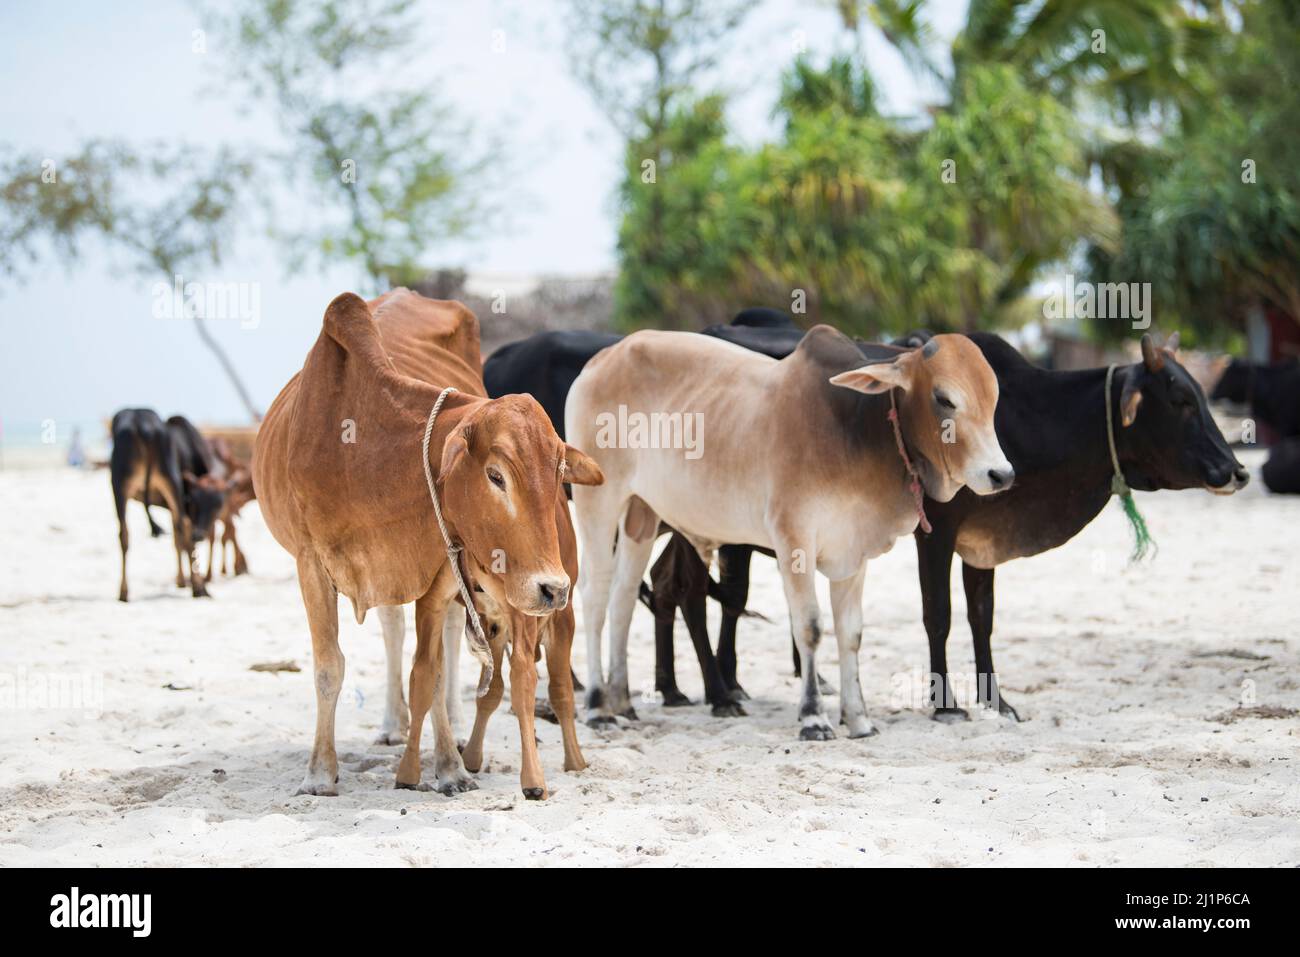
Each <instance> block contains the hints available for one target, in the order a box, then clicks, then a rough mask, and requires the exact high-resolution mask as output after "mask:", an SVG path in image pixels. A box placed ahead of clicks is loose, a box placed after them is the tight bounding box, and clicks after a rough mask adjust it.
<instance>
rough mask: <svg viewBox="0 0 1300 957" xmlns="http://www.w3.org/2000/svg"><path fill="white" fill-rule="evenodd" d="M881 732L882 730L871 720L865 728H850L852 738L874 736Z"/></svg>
mask: <svg viewBox="0 0 1300 957" xmlns="http://www.w3.org/2000/svg"><path fill="white" fill-rule="evenodd" d="M879 733H880V731H879V730H878V729H877V728H876V726H875V725H874V724H872V723H871V722H870V721H868V722H867V724H866V727H864V728H857V729H853V728H850V729H849V737H850V738H874V737H875V736H876V735H878V734H879Z"/></svg>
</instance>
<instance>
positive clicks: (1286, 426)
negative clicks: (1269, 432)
mask: <svg viewBox="0 0 1300 957" xmlns="http://www.w3.org/2000/svg"><path fill="white" fill-rule="evenodd" d="M1210 399H1211V401H1221V400H1222V401H1228V402H1235V403H1237V404H1238V405H1248V406H1249V407H1250V414H1251V416H1252V417H1254V418H1255V419H1257V420H1258V421H1260V422H1262V423H1264V424H1265V425H1268V426H1269V427H1270V428H1272V429H1273V430H1274V431H1276V432H1277V434H1278V437H1279V438H1284V439H1285V438H1289V437H1291V436H1300V362H1298V361H1297V360H1295V359H1286V360H1283V361H1281V362H1274V363H1266V362H1250V361H1248V360H1246V359H1233V360H1232V362H1231V363H1229V365H1228V368H1227V369H1225V370H1224V372H1223V375H1222V376H1220V377H1219V381H1218V382H1216V383H1215V384H1214V389H1213V391H1212V392H1211V393H1210Z"/></svg>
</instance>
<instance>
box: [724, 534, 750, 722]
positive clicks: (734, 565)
mask: <svg viewBox="0 0 1300 957" xmlns="http://www.w3.org/2000/svg"><path fill="white" fill-rule="evenodd" d="M753 555H754V550H753V549H752V548H750V547H749V546H748V545H723V546H722V547H721V548H720V549H718V588H719V594H720V595H721V596H722V602H723V605H722V626H721V629H720V631H719V632H718V670H719V671H721V672H722V680H723V682H725V683H726V685H727V688H728V689H729V690H730V692H731V697H732V698H734V699H735V700H737V701H744V700H745V699H746V698H748V697H749V695H748V694H746V693H745V689H744V688H742V687H741V686H740V682H739V681H738V680H737V679H736V623H737V622H738V621H739V620H740V614H739V613H740V611H741V610H742V609H743V608H744V607H745V604H746V602H748V601H749V560H750V559H751V558H752V557H753Z"/></svg>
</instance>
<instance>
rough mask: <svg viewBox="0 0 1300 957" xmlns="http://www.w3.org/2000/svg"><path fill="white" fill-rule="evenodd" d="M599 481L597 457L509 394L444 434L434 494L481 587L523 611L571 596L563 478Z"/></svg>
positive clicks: (553, 607)
mask: <svg viewBox="0 0 1300 957" xmlns="http://www.w3.org/2000/svg"><path fill="white" fill-rule="evenodd" d="M432 454H434V453H431V456H432ZM561 462H563V465H564V474H563V476H561V474H560V468H561ZM604 480H605V477H604V476H603V475H602V474H601V471H600V468H599V467H598V466H597V465H596V463H595V462H593V461H592V460H591V459H589V458H588V457H587V456H586V455H584V454H583V453H582V452H580V451H578V450H577V449H575V448H574V447H573V446H571V445H565V444H564V443H563V442H562V441H560V438H559V436H558V435H556V434H555V429H554V428H553V427H552V426H551V422H550V419H548V418H547V416H546V413H545V412H544V411H543V410H542V407H541V406H540V405H538V403H537V401H536V400H535V399H533V398H532V397H531V396H526V395H507V396H503V397H501V398H499V399H492V400H490V401H488V402H484V403H482V404H481V405H479V406H478V408H476V409H475V410H474V411H473V412H471V413H469V414H468V415H467V416H466V417H465V419H464V420H463V421H462V422H461V423H460V424H458V425H457V426H456V428H455V429H453V430H452V432H451V434H450V435H449V436H448V437H447V440H446V442H445V443H444V444H443V449H442V464H441V465H440V466H439V468H438V494H439V497H440V499H441V501H442V506H443V511H444V512H445V513H446V516H447V518H448V521H449V522H450V523H451V524H452V525H454V526H455V534H456V535H457V537H459V539H460V540H461V542H462V544H463V545H464V546H465V551H466V554H467V556H468V558H469V564H470V571H471V573H472V574H473V576H474V579H475V581H476V582H477V583H478V584H479V585H480V586H481V587H482V588H483V590H484V591H486V592H487V593H488V594H489V595H490V596H491V597H492V598H493V599H494V600H495V601H497V602H498V603H504V604H509V605H510V606H511V607H513V608H515V609H516V610H518V611H521V612H523V613H524V614H527V615H549V614H550V613H551V612H554V611H558V610H560V609H562V608H564V607H565V605H567V604H568V601H569V584H570V583H569V576H568V574H566V572H565V570H564V564H563V562H562V561H561V556H560V548H559V542H558V531H557V528H556V511H555V509H556V505H555V503H556V500H557V498H556V497H557V496H559V495H562V494H563V492H562V490H561V488H560V485H561V483H562V482H572V483H574V484H576V485H599V484H600V483H601V482H603V481H604Z"/></svg>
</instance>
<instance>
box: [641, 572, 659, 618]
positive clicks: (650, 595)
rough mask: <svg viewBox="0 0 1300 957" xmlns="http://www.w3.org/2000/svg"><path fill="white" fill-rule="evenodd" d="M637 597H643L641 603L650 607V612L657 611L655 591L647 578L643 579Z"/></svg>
mask: <svg viewBox="0 0 1300 957" xmlns="http://www.w3.org/2000/svg"><path fill="white" fill-rule="evenodd" d="M637 598H639V599H641V604H643V605H645V606H646V607H647V608H649V609H650V614H652V615H653V614H654V613H655V593H654V589H652V588H651V587H650V586H649V585H647V584H646V582H645V580H644V579H643V580H642V581H641V588H640V589H639V590H638V591H637Z"/></svg>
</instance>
